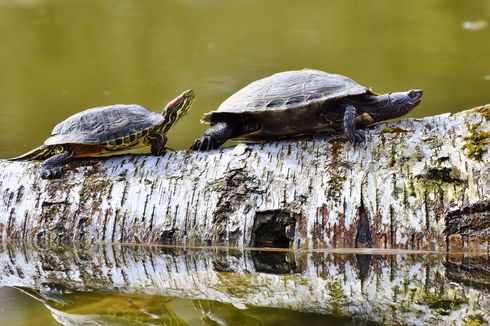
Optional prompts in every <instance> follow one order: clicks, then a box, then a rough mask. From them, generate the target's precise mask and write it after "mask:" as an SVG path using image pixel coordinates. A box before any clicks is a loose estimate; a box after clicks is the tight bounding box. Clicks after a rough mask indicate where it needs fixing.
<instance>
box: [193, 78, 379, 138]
mask: <svg viewBox="0 0 490 326" xmlns="http://www.w3.org/2000/svg"><path fill="white" fill-rule="evenodd" d="M363 94H374V93H371V91H370V90H369V89H368V88H367V87H364V86H362V85H359V84H358V83H356V82H355V81H353V80H352V79H350V78H347V77H345V76H342V75H336V74H329V73H326V72H323V71H319V70H313V69H303V70H295V71H286V72H281V73H277V74H275V75H272V76H269V77H266V78H263V79H260V80H257V81H255V82H253V83H251V84H249V85H247V86H245V87H244V88H242V89H241V90H239V91H238V92H236V93H235V94H233V95H232V96H230V97H229V98H228V99H226V100H225V101H224V102H223V103H222V104H221V105H220V106H219V108H218V110H216V111H212V112H209V113H206V114H204V116H203V118H202V120H201V121H202V122H205V123H210V124H216V123H219V122H231V123H242V122H244V121H251V120H253V121H257V122H259V123H260V125H261V126H262V128H261V129H260V130H258V131H255V132H251V133H246V134H242V135H239V136H237V137H236V138H235V139H237V140H242V141H247V142H257V141H263V140H269V139H274V138H276V139H277V138H283V137H288V136H299V135H307V134H314V133H329V132H335V131H336V130H338V129H339V128H341V126H342V124H341V122H342V116H343V114H341V113H343V112H335V108H336V105H335V101H338V100H340V99H343V98H346V97H349V96H358V95H363ZM327 102H329V103H327ZM330 104H333V105H330ZM326 107H329V108H331V110H332V111H333V112H332V114H331V116H332V117H333V119H332V120H328V121H325V119H323V118H322V113H323V111H324V110H325V108H326ZM337 113H338V114H337ZM337 115H338V117H337ZM322 119H323V120H322Z"/></svg>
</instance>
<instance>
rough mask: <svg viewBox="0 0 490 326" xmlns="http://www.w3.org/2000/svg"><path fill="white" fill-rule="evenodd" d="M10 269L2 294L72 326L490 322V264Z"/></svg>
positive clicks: (343, 258)
mask: <svg viewBox="0 0 490 326" xmlns="http://www.w3.org/2000/svg"><path fill="white" fill-rule="evenodd" d="M0 270H1V274H0V286H10V287H15V288H17V289H18V290H19V291H21V292H23V293H25V294H27V295H29V296H32V297H34V298H36V299H37V300H39V301H40V302H42V303H44V305H45V306H46V307H47V308H48V309H49V310H50V311H51V313H52V315H53V317H54V318H55V319H56V320H57V321H59V322H60V323H62V324H65V325H73V324H86V323H88V322H92V323H95V322H99V323H104V324H135V325H149V324H165V325H188V324H189V325H196V324H197V325H203V324H204V325H216V324H219V325H239V324H246V325H274V324H278V323H281V324H285V325H296V324H298V323H304V321H305V320H307V321H309V322H311V323H313V324H320V323H322V324H325V323H329V322H331V323H335V324H352V323H355V324H367V323H374V324H376V323H379V324H385V323H397V324H407V323H408V324H411V323H422V322H430V323H436V324H437V323H451V322H456V321H462V320H466V321H470V320H471V321H476V322H480V321H481V322H482V323H483V322H488V320H486V319H485V318H488V317H486V316H487V315H488V314H489V313H490V287H489V281H488V280H489V279H490V259H489V257H486V256H468V255H466V256H457V255H452V256H442V255H435V254H417V255H416V254H408V253H398V254H388V253H387V254H366V251H365V252H363V253H362V252H361V253H359V252H358V253H356V254H349V253H328V252H300V251H298V252H289V251H282V252H273V251H265V250H262V251H254V250H251V251H246V250H217V249H201V250H197V249H195V250H190V249H188V250H183V249H176V248H162V247H137V246H101V247H93V248H90V249H87V250H84V249H80V248H64V249H61V248H56V249H55V248H38V249H36V250H26V248H25V247H16V246H10V245H9V246H7V247H6V248H5V249H4V250H3V251H1V252H0ZM0 322H1V316H0Z"/></svg>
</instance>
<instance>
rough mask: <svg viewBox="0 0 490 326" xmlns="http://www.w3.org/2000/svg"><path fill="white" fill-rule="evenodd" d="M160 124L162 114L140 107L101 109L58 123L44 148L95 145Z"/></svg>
mask: <svg viewBox="0 0 490 326" xmlns="http://www.w3.org/2000/svg"><path fill="white" fill-rule="evenodd" d="M162 121H163V116H162V115H160V114H158V113H155V112H151V111H148V110H147V109H145V108H144V107H142V106H139V105H125V104H116V105H110V106H101V107H97V108H92V109H88V110H85V111H82V112H80V113H77V114H75V115H72V116H71V117H69V118H68V119H66V120H64V121H62V122H60V123H59V124H57V125H56V126H55V127H54V129H53V131H52V133H51V137H49V138H48V139H47V140H46V141H45V142H44V145H59V144H68V143H70V144H87V145H97V144H101V143H103V142H107V141H111V140H115V139H119V138H123V137H126V136H129V135H132V134H135V133H137V132H139V131H142V130H145V129H150V128H153V127H155V126H157V125H159V124H160V123H162Z"/></svg>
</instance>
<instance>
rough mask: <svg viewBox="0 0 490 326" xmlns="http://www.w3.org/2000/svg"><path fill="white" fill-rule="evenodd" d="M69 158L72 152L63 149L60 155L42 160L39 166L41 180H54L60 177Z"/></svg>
mask: <svg viewBox="0 0 490 326" xmlns="http://www.w3.org/2000/svg"><path fill="white" fill-rule="evenodd" d="M71 156H72V152H71V151H70V150H69V149H68V148H64V150H63V151H62V152H61V153H58V154H56V155H54V156H51V157H50V158H48V159H46V160H44V161H43V163H42V164H41V171H40V174H41V178H43V179H54V178H58V177H60V176H61V173H62V172H63V165H65V164H66V163H68V162H69V161H70V159H71Z"/></svg>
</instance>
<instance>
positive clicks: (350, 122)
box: [344, 104, 366, 143]
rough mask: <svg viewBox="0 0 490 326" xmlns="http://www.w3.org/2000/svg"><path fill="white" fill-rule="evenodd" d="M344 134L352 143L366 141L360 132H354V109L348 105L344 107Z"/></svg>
mask: <svg viewBox="0 0 490 326" xmlns="http://www.w3.org/2000/svg"><path fill="white" fill-rule="evenodd" d="M344 132H345V134H346V135H347V137H348V138H349V139H350V140H351V141H352V142H354V143H362V142H363V141H364V140H365V139H366V138H365V137H364V134H363V133H362V132H360V131H358V130H356V108H355V107H354V106H353V105H350V104H347V105H346V106H345V112H344Z"/></svg>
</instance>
